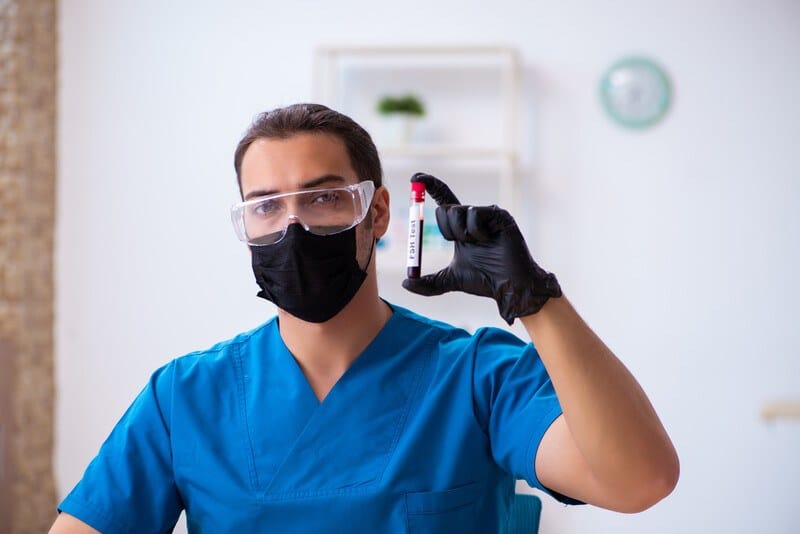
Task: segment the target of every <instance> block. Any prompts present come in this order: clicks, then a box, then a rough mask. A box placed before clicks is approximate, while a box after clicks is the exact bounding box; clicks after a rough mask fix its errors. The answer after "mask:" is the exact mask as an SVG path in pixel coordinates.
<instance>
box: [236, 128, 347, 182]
mask: <svg viewBox="0 0 800 534" xmlns="http://www.w3.org/2000/svg"><path fill="white" fill-rule="evenodd" d="M327 175H332V176H341V177H342V178H344V179H345V181H346V183H348V184H350V183H356V182H358V176H357V175H356V173H355V171H354V170H353V166H352V164H351V163H350V157H349V156H348V154H347V148H346V147H345V145H344V143H343V142H342V141H341V139H339V138H338V137H336V136H333V135H330V134H323V133H301V134H296V135H293V136H291V137H288V138H286V139H269V138H263V137H262V138H259V139H256V140H255V141H253V143H252V144H251V145H250V147H249V148H248V149H247V151H246V152H245V154H244V157H243V158H242V168H241V180H242V193H243V194H244V195H245V196H247V195H248V193H250V192H253V191H263V192H284V191H294V190H297V189H302V188H303V187H304V186H305V184H307V183H309V182H311V181H313V180H315V179H318V178H320V177H322V176H327Z"/></svg>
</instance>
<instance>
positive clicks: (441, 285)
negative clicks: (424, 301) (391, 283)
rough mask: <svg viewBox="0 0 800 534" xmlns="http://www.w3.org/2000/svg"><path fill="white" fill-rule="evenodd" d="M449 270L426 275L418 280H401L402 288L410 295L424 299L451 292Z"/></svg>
mask: <svg viewBox="0 0 800 534" xmlns="http://www.w3.org/2000/svg"><path fill="white" fill-rule="evenodd" d="M449 278H450V276H449V269H448V268H444V269H442V270H441V271H439V272H437V273H434V274H426V275H425V276H422V277H420V278H406V279H405V280H403V287H404V288H405V289H407V290H408V291H411V292H412V293H416V294H418V295H422V296H425V297H433V296H435V295H441V294H442V293H447V292H448V291H452V288H451V287H450V284H449V282H448V280H449Z"/></svg>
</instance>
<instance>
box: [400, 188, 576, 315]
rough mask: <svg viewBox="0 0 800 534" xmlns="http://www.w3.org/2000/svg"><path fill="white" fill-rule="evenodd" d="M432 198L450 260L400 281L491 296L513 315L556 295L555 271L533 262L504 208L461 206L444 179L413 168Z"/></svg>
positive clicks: (413, 287)
mask: <svg viewBox="0 0 800 534" xmlns="http://www.w3.org/2000/svg"><path fill="white" fill-rule="evenodd" d="M411 181H412V182H423V183H424V184H425V189H426V190H427V191H428V193H429V194H430V195H431V196H432V197H433V199H434V200H435V201H436V204H437V205H438V207H437V208H436V222H437V224H438V225H439V230H440V231H441V232H442V235H443V236H444V238H445V239H447V240H448V241H453V242H454V243H455V252H454V254H453V260H452V261H451V262H450V265H448V266H447V267H445V268H444V269H442V270H441V271H439V272H437V273H434V274H429V275H425V276H422V277H420V278H407V279H405V280H403V287H404V288H406V289H407V290H409V291H411V292H413V293H418V294H420V295H426V296H431V295H441V294H442V293H446V292H448V291H464V292H466V293H471V294H473V295H478V296H482V297H491V298H493V299H494V300H495V301H497V307H498V309H499V310H500V315H501V316H502V317H503V319H505V320H506V322H507V323H508V324H509V325H510V324H513V323H514V319H515V318H517V317H522V316H524V315H530V314H532V313H536V312H538V311H539V310H540V309H541V308H542V306H544V303H545V302H547V299H549V298H551V297H560V296H561V287H559V285H558V281H557V280H556V277H555V275H553V274H551V273H548V272H547V271H545V270H544V269H542V268H541V267H539V266H538V265H537V264H536V262H535V261H533V258H532V257H531V254H530V252H529V251H528V246H527V245H526V244H525V239H524V238H523V237H522V233H520V231H519V227H517V223H516V222H514V218H513V217H511V214H509V213H508V212H507V211H506V210H504V209H502V208H498V207H497V206H477V207H476V206H462V205H461V203H460V202H459V201H458V198H456V196H455V195H454V194H453V192H452V191H451V190H450V188H449V187H447V185H446V184H445V183H444V182H442V181H441V180H439V179H438V178H435V177H433V176H431V175H430V174H424V173H417V174H415V175H414V176H413V177H412V178H411Z"/></svg>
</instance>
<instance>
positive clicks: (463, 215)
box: [445, 206, 475, 243]
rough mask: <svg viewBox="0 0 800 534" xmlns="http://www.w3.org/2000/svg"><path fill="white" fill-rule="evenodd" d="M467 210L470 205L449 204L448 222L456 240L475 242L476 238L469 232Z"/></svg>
mask: <svg viewBox="0 0 800 534" xmlns="http://www.w3.org/2000/svg"><path fill="white" fill-rule="evenodd" d="M467 211H469V206H447V209H446V210H445V213H446V215H447V224H448V228H449V230H450V233H451V234H452V235H453V239H454V240H455V241H460V242H462V243H474V242H475V240H474V239H473V238H472V236H471V235H469V233H468V232H467Z"/></svg>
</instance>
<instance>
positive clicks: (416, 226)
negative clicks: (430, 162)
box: [406, 182, 425, 278]
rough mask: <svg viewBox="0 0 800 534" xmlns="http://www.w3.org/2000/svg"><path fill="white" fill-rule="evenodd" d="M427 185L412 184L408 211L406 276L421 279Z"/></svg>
mask: <svg viewBox="0 0 800 534" xmlns="http://www.w3.org/2000/svg"><path fill="white" fill-rule="evenodd" d="M424 210H425V184H424V183H422V182H411V207H410V208H409V210H408V254H407V256H406V258H407V261H406V276H407V277H408V278H419V277H420V274H421V272H422V231H423V228H424V226H425V211H424Z"/></svg>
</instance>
